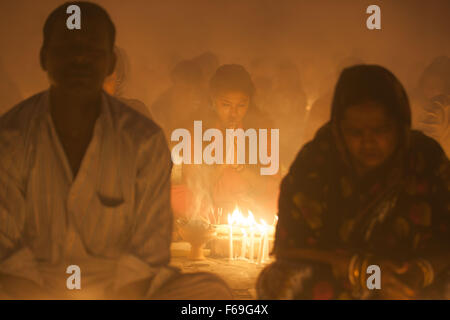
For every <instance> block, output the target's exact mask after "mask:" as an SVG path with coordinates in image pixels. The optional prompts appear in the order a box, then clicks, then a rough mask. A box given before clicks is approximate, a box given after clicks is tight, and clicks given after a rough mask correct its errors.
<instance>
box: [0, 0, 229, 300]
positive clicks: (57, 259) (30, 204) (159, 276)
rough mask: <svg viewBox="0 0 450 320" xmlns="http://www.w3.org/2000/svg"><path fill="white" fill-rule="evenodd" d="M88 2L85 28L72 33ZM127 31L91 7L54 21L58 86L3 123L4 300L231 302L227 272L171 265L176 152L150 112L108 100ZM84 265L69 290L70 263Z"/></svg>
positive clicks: (60, 13)
mask: <svg viewBox="0 0 450 320" xmlns="http://www.w3.org/2000/svg"><path fill="white" fill-rule="evenodd" d="M72 4H75V5H78V6H79V7H80V9H81V12H82V17H83V18H82V28H81V30H68V29H67V27H66V19H67V14H66V9H67V7H68V6H69V5H72ZM114 41H115V27H114V24H113V22H112V21H111V19H110V17H109V15H108V13H107V12H106V11H105V10H104V9H103V8H101V7H99V6H98V5H96V4H93V3H89V2H71V3H65V4H63V5H61V6H59V7H58V8H57V9H55V10H54V11H53V12H52V13H51V14H50V16H49V17H48V18H47V20H46V22H45V26H44V43H43V46H42V48H41V65H42V68H43V69H44V70H45V71H46V72H47V74H48V77H49V79H50V89H49V90H47V91H44V92H42V93H39V94H37V95H35V96H33V97H31V98H29V99H27V100H26V101H24V102H22V103H20V104H19V105H18V106H16V107H14V108H13V109H12V110H10V111H8V112H7V113H6V114H5V115H4V116H2V117H1V118H0V296H3V297H4V296H5V295H6V296H7V297H12V298H32V299H40V298H49V297H50V298H62V299H66V298H68V299H70V298H83V299H102V298H117V297H120V298H150V299H211V298H212V299H218V298H219V299H229V298H231V294H230V290H229V289H228V287H227V286H226V284H225V283H224V282H223V281H222V280H220V279H219V278H218V277H216V276H214V275H212V274H207V273H200V274H186V275H185V274H181V273H180V272H179V270H178V269H175V268H172V267H169V265H168V264H169V261H170V244H171V232H172V224H173V223H172V221H173V218H172V210H171V208H170V172H171V166H172V163H171V159H170V152H169V149H168V147H167V143H166V140H165V137H164V134H163V132H162V130H161V129H160V128H159V127H158V126H157V125H156V124H155V123H154V122H153V121H152V120H150V119H148V118H146V117H144V116H142V115H141V114H140V113H138V112H136V111H134V110H133V109H131V108H129V107H128V106H126V105H125V104H124V103H122V102H121V101H119V100H117V99H115V98H113V97H111V96H109V95H107V94H105V93H104V91H103V90H102V86H103V83H104V80H105V78H106V77H107V76H108V75H110V74H111V73H112V72H113V70H114V64H115V56H114V52H113V48H114ZM70 265H77V266H79V267H80V269H81V289H80V290H68V288H67V287H66V281H67V278H68V276H69V275H68V274H67V273H66V269H67V267H68V266H70Z"/></svg>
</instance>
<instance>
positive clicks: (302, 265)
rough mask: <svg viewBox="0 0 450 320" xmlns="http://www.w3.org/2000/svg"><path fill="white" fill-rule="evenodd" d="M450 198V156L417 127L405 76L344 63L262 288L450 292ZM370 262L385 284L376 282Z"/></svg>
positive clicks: (313, 294)
mask: <svg viewBox="0 0 450 320" xmlns="http://www.w3.org/2000/svg"><path fill="white" fill-rule="evenodd" d="M449 199H450V165H449V160H448V158H447V157H446V155H445V153H444V152H443V150H442V148H441V147H440V145H439V144H438V143H437V142H436V141H435V140H433V139H432V138H429V137H427V136H425V135H424V134H422V133H421V132H419V131H414V130H411V113H410V107H409V102H408V98H407V95H406V93H405V90H404V89H403V87H402V85H401V84H400V82H399V81H398V80H397V78H396V77H395V76H394V75H393V74H392V73H391V72H389V71H388V70H386V69H385V68H383V67H380V66H375V65H357V66H353V67H350V68H347V69H345V70H344V71H343V72H342V74H341V76H340V78H339V80H338V83H337V85H336V88H335V93H334V98H333V103H332V113H331V120H330V121H329V122H328V123H327V124H326V125H325V126H323V127H322V128H321V129H320V130H319V131H318V132H317V134H316V136H315V137H314V139H313V140H312V141H311V142H309V143H308V144H306V145H305V146H304V147H303V148H302V150H301V151H300V152H299V154H298V156H297V158H296V160H295V161H294V163H293V164H292V166H291V168H290V171H289V174H288V175H287V176H286V177H285V178H284V179H283V182H282V184H281V191H280V198H279V222H278V225H277V231H276V240H275V248H274V253H275V255H276V262H274V264H272V265H270V266H268V267H267V268H266V269H265V270H264V271H263V272H262V273H261V275H260V277H259V281H258V285H257V289H258V295H259V297H260V298H262V299H283V298H285V299H287V298H293V299H341V298H342V299H365V298H373V299H414V298H443V297H445V295H446V294H448V292H447V293H445V290H447V291H448V287H447V289H445V288H444V285H448V280H449V273H448V272H449V262H450V257H449V252H450V250H449V249H450V248H449V245H450V237H449V235H450V232H449V228H450V212H449V209H450V202H449V201H450V200H449ZM371 265H376V266H379V267H380V272H381V277H380V278H381V279H380V280H381V283H379V285H380V289H379V290H369V289H368V282H370V281H371V280H370V279H369V281H367V279H368V277H369V276H370V273H369V274H368V273H367V270H368V267H369V266H371ZM369 270H370V268H369ZM372 272H373V271H372ZM371 283H372V282H371ZM372 284H374V285H375V286H376V287H377V288H378V287H379V286H378V284H377V281H375V282H373V283H372Z"/></svg>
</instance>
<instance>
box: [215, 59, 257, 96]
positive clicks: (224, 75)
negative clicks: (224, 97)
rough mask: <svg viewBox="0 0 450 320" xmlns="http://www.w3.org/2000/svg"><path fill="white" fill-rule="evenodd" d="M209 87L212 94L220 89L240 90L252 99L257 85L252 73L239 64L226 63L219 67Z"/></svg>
mask: <svg viewBox="0 0 450 320" xmlns="http://www.w3.org/2000/svg"><path fill="white" fill-rule="evenodd" d="M209 88H210V91H211V93H212V94H216V93H217V92H218V91H226V90H239V91H242V92H244V93H246V94H248V95H249V97H250V100H252V99H253V96H254V94H255V85H254V84H253V81H252V78H251V76H250V74H249V73H248V72H247V70H245V68H244V67H243V66H241V65H238V64H225V65H222V66H221V67H219V69H217V71H216V73H215V74H214V76H213V77H212V78H211V81H210V83H209Z"/></svg>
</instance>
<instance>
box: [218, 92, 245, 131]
mask: <svg viewBox="0 0 450 320" xmlns="http://www.w3.org/2000/svg"><path fill="white" fill-rule="evenodd" d="M213 102H214V106H215V109H216V112H217V115H218V116H219V119H220V121H221V123H222V125H223V126H224V127H225V128H229V129H235V128H238V127H239V126H240V125H241V124H242V120H243V119H244V117H245V115H246V114H247V111H248V108H249V104H250V97H249V96H248V95H247V94H245V93H243V92H240V91H230V92H223V93H219V94H217V95H216V96H215V97H213Z"/></svg>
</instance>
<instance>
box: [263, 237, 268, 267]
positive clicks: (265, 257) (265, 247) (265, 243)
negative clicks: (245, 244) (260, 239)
mask: <svg viewBox="0 0 450 320" xmlns="http://www.w3.org/2000/svg"><path fill="white" fill-rule="evenodd" d="M263 261H269V234H268V232H266V234H265V237H264V256H263Z"/></svg>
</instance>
